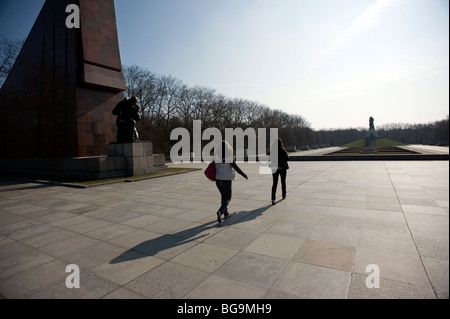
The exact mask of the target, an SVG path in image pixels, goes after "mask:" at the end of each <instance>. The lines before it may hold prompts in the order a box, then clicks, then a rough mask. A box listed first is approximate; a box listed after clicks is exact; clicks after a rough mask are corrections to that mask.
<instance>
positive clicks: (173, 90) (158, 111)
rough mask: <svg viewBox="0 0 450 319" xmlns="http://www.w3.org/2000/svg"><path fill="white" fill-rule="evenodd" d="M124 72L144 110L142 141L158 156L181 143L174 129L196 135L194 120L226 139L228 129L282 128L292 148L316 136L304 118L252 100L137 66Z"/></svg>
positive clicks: (282, 133)
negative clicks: (148, 142)
mask: <svg viewBox="0 0 450 319" xmlns="http://www.w3.org/2000/svg"><path fill="white" fill-rule="evenodd" d="M123 70H124V75H125V78H126V81H127V87H128V90H127V92H126V95H127V96H128V97H130V96H133V95H134V96H136V97H137V98H138V100H139V103H140V106H141V109H142V115H143V116H142V120H141V121H140V122H139V123H138V130H139V133H140V137H141V139H148V140H151V141H152V142H153V145H154V148H155V150H156V151H158V152H163V153H164V154H168V153H169V152H170V148H171V145H172V144H173V143H174V142H176V141H170V133H171V131H172V130H173V129H175V128H177V127H184V128H186V129H188V130H189V132H190V133H191V135H192V126H193V121H194V120H200V121H202V127H203V128H209V127H214V128H218V129H219V130H220V131H221V132H222V133H224V131H225V128H237V127H239V128H242V129H243V130H245V129H247V128H250V127H251V128H255V129H257V128H278V129H279V136H280V137H281V138H283V140H285V142H286V143H287V144H288V145H300V144H304V143H306V142H307V141H308V140H309V139H310V137H311V136H312V135H313V131H312V130H311V128H310V125H309V123H307V122H306V120H305V119H304V118H302V117H301V116H298V115H290V114H287V113H285V112H283V111H280V110H273V109H271V108H269V107H268V106H266V105H263V104H260V103H258V102H254V101H250V100H245V99H237V98H234V99H233V98H228V97H226V96H224V95H222V94H220V93H217V92H216V91H215V90H214V89H211V88H206V87H200V86H195V87H189V86H187V85H186V84H184V83H183V82H181V81H180V80H178V79H176V78H173V77H171V76H164V75H163V76H159V75H156V74H154V73H152V72H151V71H149V70H147V69H144V68H142V67H139V66H136V65H133V66H126V67H124V68H123ZM206 143H207V142H206Z"/></svg>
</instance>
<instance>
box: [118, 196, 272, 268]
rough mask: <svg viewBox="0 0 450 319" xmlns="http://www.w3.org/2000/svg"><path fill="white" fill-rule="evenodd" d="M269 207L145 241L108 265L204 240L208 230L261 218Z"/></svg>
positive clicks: (240, 213) (239, 213) (243, 212)
mask: <svg viewBox="0 0 450 319" xmlns="http://www.w3.org/2000/svg"><path fill="white" fill-rule="evenodd" d="M270 207H272V205H271V204H270V205H266V206H264V207H260V208H257V209H254V210H249V211H246V210H245V211H244V210H243V211H239V212H236V213H232V214H230V215H229V217H228V218H225V219H224V220H223V221H222V223H221V224H218V223H217V221H211V222H209V223H206V224H203V225H199V226H196V227H193V228H189V229H185V230H182V231H179V232H177V233H174V234H166V235H162V236H160V237H157V238H154V239H149V240H146V241H144V242H142V243H140V244H138V245H136V246H134V247H133V248H130V249H129V250H127V251H126V252H124V253H122V254H121V255H119V256H117V257H116V258H114V259H113V260H111V261H110V262H109V263H110V264H119V263H122V262H126V261H130V260H136V259H140V258H145V257H148V256H154V255H156V254H158V253H160V252H163V251H168V250H170V249H172V248H176V247H178V246H181V245H185V244H187V243H190V242H193V241H196V240H199V239H201V238H205V237H207V236H208V235H209V233H208V230H211V229H213V228H222V227H227V226H231V225H235V224H239V223H246V222H249V221H252V220H254V219H256V218H258V217H259V216H261V215H262V214H263V213H264V212H265V211H267V210H268V209H269V208H270Z"/></svg>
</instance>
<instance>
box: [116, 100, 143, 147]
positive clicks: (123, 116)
mask: <svg viewBox="0 0 450 319" xmlns="http://www.w3.org/2000/svg"><path fill="white" fill-rule="evenodd" d="M112 113H113V114H114V115H115V116H117V120H116V124H117V142H118V143H133V142H135V141H137V140H139V133H138V131H137V129H136V122H139V121H140V120H141V112H140V106H139V105H138V104H137V98H136V97H134V96H132V97H131V98H130V99H126V98H125V99H124V100H123V101H120V102H119V103H118V104H117V105H116V107H115V108H114V110H113V111H112Z"/></svg>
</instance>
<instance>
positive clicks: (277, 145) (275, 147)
mask: <svg viewBox="0 0 450 319" xmlns="http://www.w3.org/2000/svg"><path fill="white" fill-rule="evenodd" d="M284 149H285V147H284V144H283V140H282V139H281V138H278V139H276V140H275V141H273V142H272V145H271V147H270V151H271V152H275V153H279V152H280V151H282V150H284Z"/></svg>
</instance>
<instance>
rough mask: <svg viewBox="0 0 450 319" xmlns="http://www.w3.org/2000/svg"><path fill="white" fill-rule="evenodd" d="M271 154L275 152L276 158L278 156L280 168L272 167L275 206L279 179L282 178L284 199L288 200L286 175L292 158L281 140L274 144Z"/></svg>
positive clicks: (273, 203)
mask: <svg viewBox="0 0 450 319" xmlns="http://www.w3.org/2000/svg"><path fill="white" fill-rule="evenodd" d="M270 150H271V152H275V154H276V156H278V166H277V167H272V177H273V183H272V205H275V198H276V194H277V187H278V179H279V178H280V177H281V191H282V195H283V199H285V198H286V175H287V170H288V169H289V164H288V161H289V160H290V157H289V155H288V153H287V151H286V148H285V147H284V145H283V141H282V140H281V138H279V139H278V140H276V141H275V142H273V144H272V147H271V149H270Z"/></svg>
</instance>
